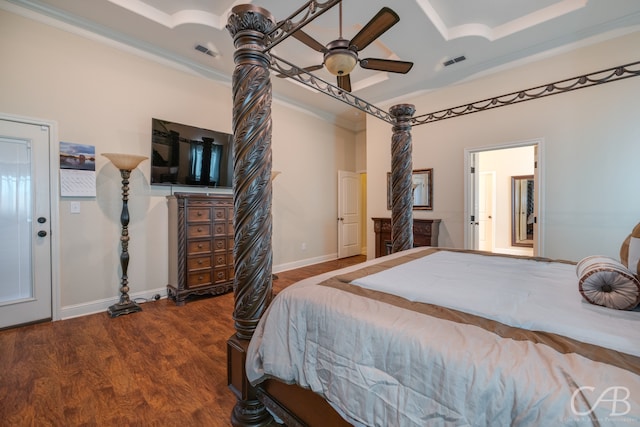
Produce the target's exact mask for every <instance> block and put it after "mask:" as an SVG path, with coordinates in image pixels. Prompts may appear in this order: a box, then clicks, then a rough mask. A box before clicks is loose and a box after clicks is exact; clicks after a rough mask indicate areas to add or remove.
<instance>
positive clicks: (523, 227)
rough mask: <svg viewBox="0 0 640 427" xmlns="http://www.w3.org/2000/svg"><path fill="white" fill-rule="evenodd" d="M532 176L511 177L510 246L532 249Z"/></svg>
mask: <svg viewBox="0 0 640 427" xmlns="http://www.w3.org/2000/svg"><path fill="white" fill-rule="evenodd" d="M533 183H534V181H533V175H520V176H512V177H511V199H512V201H513V203H512V208H511V224H512V228H511V245H513V246H524V247H530V248H532V247H533V224H534V221H535V214H534V212H535V211H534V206H533V201H534V194H533Z"/></svg>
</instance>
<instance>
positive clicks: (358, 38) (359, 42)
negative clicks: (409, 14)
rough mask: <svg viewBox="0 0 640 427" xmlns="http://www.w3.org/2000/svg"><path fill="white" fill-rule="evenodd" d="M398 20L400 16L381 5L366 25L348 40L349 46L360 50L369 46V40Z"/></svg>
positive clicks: (372, 39)
mask: <svg viewBox="0 0 640 427" xmlns="http://www.w3.org/2000/svg"><path fill="white" fill-rule="evenodd" d="M398 21H400V17H399V16H398V14H397V13H395V12H394V11H393V10H391V9H389V8H388V7H383V8H382V9H380V12H378V13H377V14H376V16H374V17H373V18H371V20H370V21H369V22H367V25H365V26H364V27H363V28H362V29H361V30H360V31H359V32H358V34H356V35H355V37H354V38H352V39H351V41H350V42H349V47H350V48H353V49H355V50H356V51H359V50H362V49H364V48H365V47H367V46H369V44H371V42H373V41H374V40H375V39H377V38H378V37H380V36H381V35H382V34H383V33H384V32H385V31H387V30H388V29H389V28H391V27H393V26H394V25H395V24H396V23H398Z"/></svg>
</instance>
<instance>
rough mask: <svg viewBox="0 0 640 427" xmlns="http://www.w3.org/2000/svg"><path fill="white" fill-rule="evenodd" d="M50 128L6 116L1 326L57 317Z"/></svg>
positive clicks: (1, 131) (0, 123)
mask: <svg viewBox="0 0 640 427" xmlns="http://www.w3.org/2000/svg"><path fill="white" fill-rule="evenodd" d="M49 132H50V129H49V127H48V126H43V125H35V124H29V123H22V122H17V121H11V120H3V119H0V235H1V236H2V245H0V271H2V274H1V275H0V328H5V327H10V326H15V325H20V324H24V323H30V322H35V321H40V320H46V319H50V318H51V317H52V278H51V240H50V234H51V226H50V222H51V206H50V186H49Z"/></svg>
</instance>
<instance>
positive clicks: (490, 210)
mask: <svg viewBox="0 0 640 427" xmlns="http://www.w3.org/2000/svg"><path fill="white" fill-rule="evenodd" d="M479 178H480V185H479V188H478V189H479V194H478V220H479V221H478V222H479V224H478V249H480V250H481V251H489V252H492V251H493V244H494V243H493V217H494V193H495V181H496V175H495V173H494V172H481V173H480V177H479Z"/></svg>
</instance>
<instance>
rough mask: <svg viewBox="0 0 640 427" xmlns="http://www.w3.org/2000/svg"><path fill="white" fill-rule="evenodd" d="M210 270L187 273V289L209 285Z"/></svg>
mask: <svg viewBox="0 0 640 427" xmlns="http://www.w3.org/2000/svg"><path fill="white" fill-rule="evenodd" d="M211 272H212V270H203V271H200V272H193V273H189V275H188V276H187V287H188V288H197V287H199V286H207V285H210V284H211Z"/></svg>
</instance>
